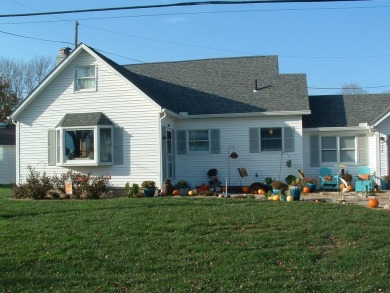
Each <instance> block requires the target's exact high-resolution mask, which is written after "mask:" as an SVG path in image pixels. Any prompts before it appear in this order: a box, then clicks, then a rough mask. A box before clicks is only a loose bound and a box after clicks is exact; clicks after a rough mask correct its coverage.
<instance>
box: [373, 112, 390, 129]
mask: <svg viewBox="0 0 390 293" xmlns="http://www.w3.org/2000/svg"><path fill="white" fill-rule="evenodd" d="M388 117H390V111H388V112H387V113H386V114H385V115H383V116H382V117H379V118H378V120H376V121H375V123H374V124H373V125H372V126H373V127H376V126H378V125H379V124H381V123H382V122H383V121H384V120H386V119H387V118H388Z"/></svg>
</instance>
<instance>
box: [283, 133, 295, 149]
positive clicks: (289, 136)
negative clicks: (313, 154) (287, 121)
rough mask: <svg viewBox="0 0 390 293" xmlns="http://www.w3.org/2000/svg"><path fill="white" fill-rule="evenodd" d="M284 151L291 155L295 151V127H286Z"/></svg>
mask: <svg viewBox="0 0 390 293" xmlns="http://www.w3.org/2000/svg"><path fill="white" fill-rule="evenodd" d="M284 151H285V152H289V153H291V152H293V151H294V128H293V127H284Z"/></svg>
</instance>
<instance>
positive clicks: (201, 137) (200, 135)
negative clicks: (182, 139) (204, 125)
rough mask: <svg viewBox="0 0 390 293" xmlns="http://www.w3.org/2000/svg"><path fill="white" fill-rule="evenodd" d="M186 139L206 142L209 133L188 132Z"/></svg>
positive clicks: (201, 131) (205, 131) (204, 131)
mask: <svg viewBox="0 0 390 293" xmlns="http://www.w3.org/2000/svg"><path fill="white" fill-rule="evenodd" d="M188 137H189V139H190V140H208V139H209V131H208V130H197V131H189V132H188Z"/></svg>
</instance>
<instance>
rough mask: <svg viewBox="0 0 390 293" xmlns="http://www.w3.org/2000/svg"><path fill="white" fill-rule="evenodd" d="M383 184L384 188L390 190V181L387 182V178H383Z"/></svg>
mask: <svg viewBox="0 0 390 293" xmlns="http://www.w3.org/2000/svg"><path fill="white" fill-rule="evenodd" d="M381 185H382V190H388V189H389V187H390V183H389V182H387V181H386V180H385V179H381Z"/></svg>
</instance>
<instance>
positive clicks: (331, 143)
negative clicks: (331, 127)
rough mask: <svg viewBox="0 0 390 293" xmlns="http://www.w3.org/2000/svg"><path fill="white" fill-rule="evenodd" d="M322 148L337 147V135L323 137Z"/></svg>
mask: <svg viewBox="0 0 390 293" xmlns="http://www.w3.org/2000/svg"><path fill="white" fill-rule="evenodd" d="M321 146H322V149H337V141H336V137H335V136H330V137H322V138H321Z"/></svg>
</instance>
